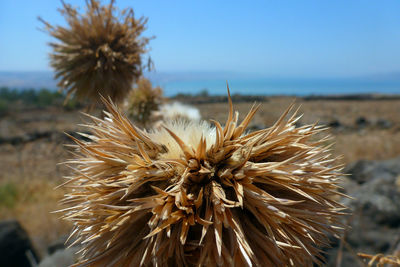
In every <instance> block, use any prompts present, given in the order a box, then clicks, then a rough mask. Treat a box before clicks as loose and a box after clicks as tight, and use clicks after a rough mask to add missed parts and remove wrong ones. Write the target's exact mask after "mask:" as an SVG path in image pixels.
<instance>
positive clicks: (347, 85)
mask: <svg viewBox="0 0 400 267" xmlns="http://www.w3.org/2000/svg"><path fill="white" fill-rule="evenodd" d="M227 82H228V84H229V88H230V91H231V93H232V94H236V93H238V94H244V95H296V96H305V95H337V94H367V93H374V94H400V79H399V80H394V79H386V80H374V79H265V78H264V79H259V78H258V79H257V78H249V79H231V80H223V79H200V80H173V81H165V82H156V84H158V85H160V86H161V87H162V88H163V89H164V93H165V95H166V96H173V95H176V94H178V93H183V94H198V93H200V92H202V91H205V90H207V92H208V94H210V95H224V94H226V86H227Z"/></svg>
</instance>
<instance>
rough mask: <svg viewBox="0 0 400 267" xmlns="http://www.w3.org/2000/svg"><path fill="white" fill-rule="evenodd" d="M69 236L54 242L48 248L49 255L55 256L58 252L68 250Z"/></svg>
mask: <svg viewBox="0 0 400 267" xmlns="http://www.w3.org/2000/svg"><path fill="white" fill-rule="evenodd" d="M67 239H68V236H67V235H63V236H61V237H60V238H58V239H57V240H56V241H54V242H52V243H51V244H50V245H49V246H48V247H47V253H48V254H49V255H51V254H53V253H54V252H56V251H57V250H63V249H65V248H66V246H65V242H66V241H67Z"/></svg>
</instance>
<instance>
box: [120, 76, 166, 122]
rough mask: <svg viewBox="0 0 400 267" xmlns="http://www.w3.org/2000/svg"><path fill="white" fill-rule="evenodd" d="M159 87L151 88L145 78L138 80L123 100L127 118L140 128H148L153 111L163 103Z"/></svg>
mask: <svg viewBox="0 0 400 267" xmlns="http://www.w3.org/2000/svg"><path fill="white" fill-rule="evenodd" d="M162 94H163V91H162V89H161V87H153V85H152V84H151V82H150V81H149V80H148V79H146V78H143V77H142V78H140V79H139V80H138V82H137V85H136V87H135V88H133V90H132V91H131V92H130V93H129V95H128V97H127V98H126V100H125V105H124V106H125V110H126V113H127V115H128V117H129V118H131V119H132V120H134V121H135V122H137V123H139V124H140V125H141V126H148V125H149V123H150V122H151V119H152V118H151V117H152V114H153V113H154V111H156V110H158V108H159V106H160V104H161V103H162V102H163V101H164V99H163V96H162Z"/></svg>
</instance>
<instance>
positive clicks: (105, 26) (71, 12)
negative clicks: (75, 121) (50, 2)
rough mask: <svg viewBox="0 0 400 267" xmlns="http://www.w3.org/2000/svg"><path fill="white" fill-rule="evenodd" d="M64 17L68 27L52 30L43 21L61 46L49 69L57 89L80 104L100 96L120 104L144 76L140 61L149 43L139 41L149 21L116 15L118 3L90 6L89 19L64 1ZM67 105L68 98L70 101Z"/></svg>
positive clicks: (56, 45) (56, 48)
mask: <svg viewBox="0 0 400 267" xmlns="http://www.w3.org/2000/svg"><path fill="white" fill-rule="evenodd" d="M62 4H63V8H62V9H61V10H60V13H61V14H62V15H63V16H64V18H65V20H66V21H67V26H66V27H63V26H52V25H51V24H50V23H48V22H46V21H44V20H43V19H41V18H39V19H40V20H41V21H42V22H43V23H44V24H45V26H46V30H47V31H48V32H49V34H50V35H51V36H52V37H54V38H56V39H57V40H58V42H57V43H50V46H51V47H52V48H53V51H52V53H51V54H50V63H51V66H52V67H53V68H54V70H55V72H56V75H55V77H56V78H59V82H58V86H59V87H60V88H61V89H62V90H65V91H67V93H68V95H67V96H69V95H71V94H72V93H74V94H75V95H76V96H77V97H78V98H79V99H81V100H82V99H83V100H86V99H90V100H91V101H94V103H96V102H97V101H98V100H99V98H100V97H99V95H100V94H101V95H103V96H109V97H110V98H111V99H112V100H113V101H114V102H115V103H120V102H121V101H122V100H123V99H124V97H125V96H126V95H127V94H128V93H129V91H130V90H131V88H132V83H134V82H136V80H137V79H138V78H139V77H140V76H141V75H142V71H143V68H144V67H145V66H144V64H143V59H142V56H143V54H144V53H146V52H147V49H146V46H147V44H148V42H149V40H150V38H145V37H141V34H142V32H143V31H144V30H145V29H146V27H145V25H146V22H147V19H145V18H143V17H142V18H140V19H135V17H134V12H133V10H132V9H130V8H129V9H124V10H122V11H119V10H117V9H116V8H115V7H114V0H111V1H110V4H108V5H106V6H102V5H101V4H100V2H99V1H96V0H88V1H86V7H87V10H86V13H83V14H79V13H78V11H77V9H76V8H73V7H72V6H71V5H69V4H66V3H64V2H63V1H62ZM67 99H68V97H67Z"/></svg>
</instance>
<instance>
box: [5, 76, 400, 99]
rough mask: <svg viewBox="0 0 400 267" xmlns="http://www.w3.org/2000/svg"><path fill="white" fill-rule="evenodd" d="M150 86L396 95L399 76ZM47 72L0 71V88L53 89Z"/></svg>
mask: <svg viewBox="0 0 400 267" xmlns="http://www.w3.org/2000/svg"><path fill="white" fill-rule="evenodd" d="M145 76H146V77H148V78H149V79H150V80H151V81H152V83H153V84H154V85H159V86H161V87H162V88H163V90H164V94H165V95H166V96H174V95H176V94H179V93H182V94H192V95H196V94H199V93H200V92H202V91H204V90H207V92H208V94H210V95H226V83H227V82H228V83H229V87H230V90H231V93H232V94H243V95H296V96H305V95H338V94H368V93H376V94H400V73H392V74H386V75H380V76H378V75H375V76H365V77H357V78H260V76H256V75H251V74H249V75H243V74H235V73H223V72H216V73H196V72H193V73H190V72H189V73H162V72H161V73H147V74H146V75H145ZM53 77H54V75H53V73H52V72H50V71H45V72H11V71H10V72H1V71H0V87H2V86H5V87H9V88H16V89H27V88H34V89H40V88H47V89H52V90H56V89H57V85H56V81H55V80H54V79H53Z"/></svg>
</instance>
